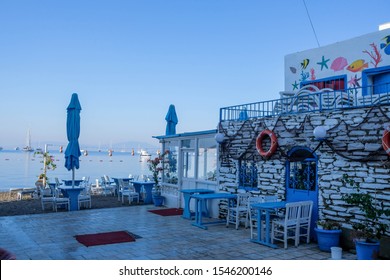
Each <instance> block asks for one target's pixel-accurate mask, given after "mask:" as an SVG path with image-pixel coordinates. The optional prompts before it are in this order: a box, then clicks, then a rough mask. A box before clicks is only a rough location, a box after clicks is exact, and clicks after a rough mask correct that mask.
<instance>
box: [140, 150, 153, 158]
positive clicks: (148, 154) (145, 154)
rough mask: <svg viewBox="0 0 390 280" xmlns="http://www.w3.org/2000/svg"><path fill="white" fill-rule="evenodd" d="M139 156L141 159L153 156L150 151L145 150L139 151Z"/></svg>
mask: <svg viewBox="0 0 390 280" xmlns="http://www.w3.org/2000/svg"><path fill="white" fill-rule="evenodd" d="M139 155H140V156H141V157H150V156H151V154H150V153H149V152H148V151H145V150H140V151H139Z"/></svg>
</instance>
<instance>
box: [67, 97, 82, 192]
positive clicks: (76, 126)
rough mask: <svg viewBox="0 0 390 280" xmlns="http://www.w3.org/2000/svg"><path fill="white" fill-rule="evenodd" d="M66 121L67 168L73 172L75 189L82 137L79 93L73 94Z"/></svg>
mask: <svg viewBox="0 0 390 280" xmlns="http://www.w3.org/2000/svg"><path fill="white" fill-rule="evenodd" d="M66 110H67V111H68V115H67V119H66V135H67V137H68V141H69V143H68V146H67V147H66V150H65V167H66V169H68V170H72V187H74V170H75V168H76V169H79V166H80V165H79V163H80V162H79V157H80V156H81V152H80V146H79V136H80V111H81V106H80V102H79V98H78V96H77V93H73V94H72V99H71V100H70V103H69V106H68V108H67V109H66Z"/></svg>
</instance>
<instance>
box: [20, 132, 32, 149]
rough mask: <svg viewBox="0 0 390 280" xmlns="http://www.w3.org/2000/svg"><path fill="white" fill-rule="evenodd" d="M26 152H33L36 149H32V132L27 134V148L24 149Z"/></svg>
mask: <svg viewBox="0 0 390 280" xmlns="http://www.w3.org/2000/svg"><path fill="white" fill-rule="evenodd" d="M23 151H24V152H33V151H34V149H33V148H32V147H31V134H30V130H28V132H27V146H25V147H23Z"/></svg>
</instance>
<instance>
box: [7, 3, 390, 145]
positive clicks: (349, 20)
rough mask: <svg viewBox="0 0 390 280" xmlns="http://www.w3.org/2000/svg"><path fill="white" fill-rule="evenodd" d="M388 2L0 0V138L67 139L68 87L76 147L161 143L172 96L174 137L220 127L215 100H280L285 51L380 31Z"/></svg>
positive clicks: (11, 141)
mask: <svg viewBox="0 0 390 280" xmlns="http://www.w3.org/2000/svg"><path fill="white" fill-rule="evenodd" d="M305 3H306V7H307V10H308V11H309V15H310V17H309V16H308V14H307V11H306V8H305ZM389 10H390V2H389V1H388V0H371V1H362V0H343V1H340V0H337V1H335V0H305V2H304V1H303V0H285V1H282V0H274V1H261V0H106V1H103V0H90V1H89V0H84V1H82V0H67V1H59V0H57V1H53V0H36V1H31V0H0V53H1V55H0V94H1V101H0V146H2V147H3V148H14V147H16V146H19V147H22V146H24V145H25V144H26V137H27V136H26V135H27V131H28V130H30V131H31V139H32V145H33V146H34V147H38V146H40V147H42V146H44V144H47V143H56V144H63V145H66V143H67V140H66V107H67V106H68V104H69V102H70V98H71V95H72V93H77V94H78V96H79V100H80V103H81V106H82V111H81V133H80V138H79V142H80V145H81V148H87V147H93V146H94V147H97V146H99V147H101V148H104V147H111V148H114V149H115V147H116V146H119V147H120V148H122V147H123V148H126V149H128V148H130V147H126V146H125V144H124V143H128V142H130V141H132V142H139V143H145V145H146V144H153V145H156V146H158V141H157V140H156V139H154V138H152V136H158V135H164V134H165V126H166V121H165V116H166V114H167V111H168V108H169V105H170V104H174V105H175V108H176V113H177V116H178V119H179V123H178V124H177V127H176V129H177V132H178V133H181V132H194V131H202V130H209V129H215V128H217V125H218V121H219V109H220V108H221V107H226V106H233V105H239V104H245V103H251V102H258V101H266V100H272V99H277V98H278V97H279V92H280V91H283V90H284V56H285V55H287V54H291V53H295V52H299V51H303V50H307V49H312V48H316V47H318V45H320V46H325V45H328V44H332V43H335V42H338V41H343V40H347V39H351V38H354V37H358V36H361V35H364V34H367V33H371V32H376V31H378V26H379V25H380V24H383V23H386V22H390V16H389V12H388V11H389ZM312 26H313V27H314V31H313V27H312ZM129 145H131V144H129ZM141 145H143V144H141Z"/></svg>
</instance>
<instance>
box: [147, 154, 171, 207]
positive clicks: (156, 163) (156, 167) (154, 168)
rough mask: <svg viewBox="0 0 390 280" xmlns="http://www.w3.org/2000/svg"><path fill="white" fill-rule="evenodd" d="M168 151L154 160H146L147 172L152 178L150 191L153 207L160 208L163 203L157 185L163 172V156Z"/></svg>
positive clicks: (158, 185)
mask: <svg viewBox="0 0 390 280" xmlns="http://www.w3.org/2000/svg"><path fill="white" fill-rule="evenodd" d="M168 152H169V151H166V152H165V153H163V154H161V155H159V156H158V157H155V158H154V159H149V160H148V167H149V170H150V171H151V172H152V177H153V181H154V186H153V189H152V197H153V202H154V205H155V206H161V205H162V204H163V202H164V197H163V196H161V186H160V184H159V177H160V173H161V172H162V171H163V170H164V168H163V163H164V156H165V155H166V154H168Z"/></svg>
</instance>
